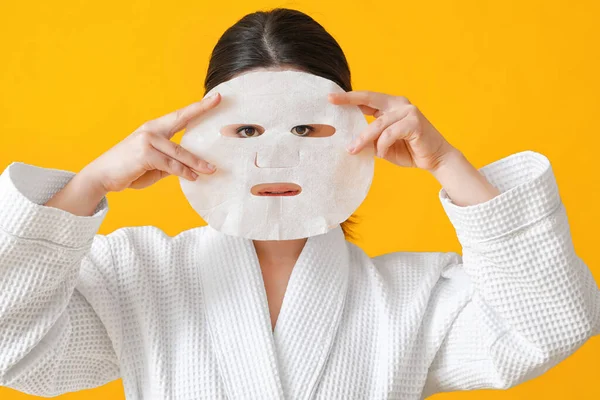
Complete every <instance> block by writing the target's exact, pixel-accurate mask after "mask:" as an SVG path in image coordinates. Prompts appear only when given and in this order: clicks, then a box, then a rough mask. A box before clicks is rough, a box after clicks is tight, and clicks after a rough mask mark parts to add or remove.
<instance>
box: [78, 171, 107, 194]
mask: <svg viewBox="0 0 600 400" xmlns="http://www.w3.org/2000/svg"><path fill="white" fill-rule="evenodd" d="M72 181H73V182H72V183H73V185H75V186H76V187H77V190H78V191H80V192H81V193H82V194H84V195H86V197H88V198H91V199H93V200H97V201H98V202H99V201H100V200H102V198H103V197H104V196H106V195H107V194H108V190H106V188H105V187H104V184H103V183H102V181H101V180H100V179H97V178H96V175H95V174H94V173H93V172H92V171H91V170H89V169H88V167H84V168H83V169H82V170H81V171H79V173H77V174H76V175H75V176H74V177H73V180H72Z"/></svg>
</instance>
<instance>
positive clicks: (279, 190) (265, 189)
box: [250, 182, 302, 196]
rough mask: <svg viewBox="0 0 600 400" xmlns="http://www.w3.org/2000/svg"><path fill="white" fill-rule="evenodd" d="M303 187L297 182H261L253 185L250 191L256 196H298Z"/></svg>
mask: <svg viewBox="0 0 600 400" xmlns="http://www.w3.org/2000/svg"><path fill="white" fill-rule="evenodd" d="M301 191H302V188H301V187H300V186H298V185H296V184H295V183H288V182H281V183H261V184H258V185H254V186H252V188H251V189H250V193H252V194H253V195H255V196H296V195H298V194H300V192H301Z"/></svg>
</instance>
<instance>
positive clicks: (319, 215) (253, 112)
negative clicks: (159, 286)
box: [179, 70, 374, 240]
mask: <svg viewBox="0 0 600 400" xmlns="http://www.w3.org/2000/svg"><path fill="white" fill-rule="evenodd" d="M217 91H218V92H219V93H220V94H221V96H222V97H221V102H220V104H218V105H217V106H216V107H215V108H213V109H211V110H209V111H208V112H207V113H205V114H203V115H201V116H199V117H197V118H195V119H193V120H191V121H190V122H189V123H188V125H187V127H186V131H185V133H184V135H183V137H182V139H181V143H180V144H181V146H182V147H184V148H185V149H187V150H189V151H191V152H192V153H194V154H195V155H197V156H198V157H200V158H202V159H204V160H206V161H208V162H209V163H211V164H213V165H215V166H216V168H217V170H216V171H215V172H214V173H213V174H210V175H206V174H199V177H198V179H197V180H196V181H194V182H191V181H188V180H186V179H184V178H179V182H180V184H181V188H182V191H183V193H184V195H185V196H186V198H187V199H188V201H189V202H190V204H191V206H192V208H193V209H194V210H195V211H196V212H197V213H198V214H200V216H201V217H202V218H203V219H204V220H205V221H206V222H207V223H208V224H209V225H210V226H211V227H212V228H214V229H216V230H218V231H220V232H222V233H225V234H229V235H233V236H241V237H245V238H249V239H254V240H288V239H298V238H304V237H309V236H314V235H319V234H322V233H326V232H327V231H329V230H330V229H332V228H335V227H337V226H338V224H339V223H341V222H343V221H344V220H346V219H347V218H348V217H349V216H350V215H351V214H352V213H353V212H354V211H355V210H356V209H357V208H358V206H359V205H360V204H361V203H362V201H363V200H364V199H365V197H366V195H367V192H368V190H369V187H370V186H371V181H372V179H373V170H374V148H373V145H372V144H369V145H368V146H367V147H366V148H365V149H363V150H362V151H361V152H360V153H359V154H355V155H351V154H349V153H348V152H347V150H346V146H347V145H348V144H349V143H350V142H351V141H352V139H353V138H355V137H357V136H358V135H359V134H360V133H361V132H362V131H363V130H364V129H365V128H366V127H367V125H368V123H367V121H366V120H365V117H364V115H363V113H362V112H361V110H360V109H359V108H358V107H357V106H354V105H335V104H332V103H330V102H329V101H328V100H327V94H328V93H330V92H344V90H343V89H342V88H341V87H339V86H338V85H337V84H336V83H334V82H333V81H330V80H328V79H325V78H322V77H319V76H316V75H313V74H309V73H306V72H299V71H291V70H285V71H264V70H261V71H251V72H247V73H244V74H242V75H239V76H237V77H235V78H233V79H231V80H229V81H227V82H224V83H221V84H220V85H218V86H216V87H214V88H213V89H212V90H211V91H209V92H208V93H207V94H206V96H210V95H211V94H213V93H214V92H217ZM306 125H308V126H312V127H315V128H316V129H315V131H314V132H311V131H310V130H309V129H308V128H306V127H304V126H306ZM244 126H246V127H247V129H244V128H243V127H244ZM236 128H241V129H238V130H239V131H240V132H239V133H236ZM253 128H254V129H253ZM245 136H246V137H245ZM278 183H289V184H291V185H288V186H273V185H269V184H278ZM263 184H267V185H263ZM259 185H260V186H259ZM296 185H297V186H296ZM282 191H285V193H281V192H282Z"/></svg>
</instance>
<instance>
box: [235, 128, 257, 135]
mask: <svg viewBox="0 0 600 400" xmlns="http://www.w3.org/2000/svg"><path fill="white" fill-rule="evenodd" d="M236 132H237V133H238V134H239V135H240V136H242V137H254V136H258V135H259V134H260V133H259V132H258V130H257V129H256V128H255V127H253V126H242V127H241V128H239V129H237V131H236Z"/></svg>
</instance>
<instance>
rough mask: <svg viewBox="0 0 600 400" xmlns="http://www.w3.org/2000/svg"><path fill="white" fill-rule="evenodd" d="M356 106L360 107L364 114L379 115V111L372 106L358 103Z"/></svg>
mask: <svg viewBox="0 0 600 400" xmlns="http://www.w3.org/2000/svg"><path fill="white" fill-rule="evenodd" d="M358 108H360V110H361V111H362V113H363V114H364V115H372V116H374V117H379V115H380V111H379V110H378V109H376V108H373V107H369V106H363V105H359V106H358Z"/></svg>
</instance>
